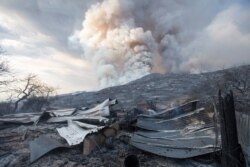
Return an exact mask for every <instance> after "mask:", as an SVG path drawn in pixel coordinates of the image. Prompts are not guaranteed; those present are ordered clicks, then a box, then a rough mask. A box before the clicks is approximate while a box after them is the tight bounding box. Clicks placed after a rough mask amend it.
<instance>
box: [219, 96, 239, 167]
mask: <svg viewBox="0 0 250 167" xmlns="http://www.w3.org/2000/svg"><path fill="white" fill-rule="evenodd" d="M219 115H220V127H221V140H222V152H221V153H222V155H221V164H222V167H238V166H243V164H242V162H241V161H240V155H241V149H240V145H239V143H238V135H237V127H236V118H235V108H234V98H233V92H232V91H230V93H229V94H227V95H226V96H225V97H222V95H221V91H219Z"/></svg>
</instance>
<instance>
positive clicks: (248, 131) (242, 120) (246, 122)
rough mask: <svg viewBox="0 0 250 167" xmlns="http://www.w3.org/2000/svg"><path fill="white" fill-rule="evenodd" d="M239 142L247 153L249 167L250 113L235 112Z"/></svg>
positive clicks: (249, 166)
mask: <svg viewBox="0 0 250 167" xmlns="http://www.w3.org/2000/svg"><path fill="white" fill-rule="evenodd" d="M235 114H236V122H237V132H238V139H239V143H240V145H241V147H242V150H243V152H244V155H245V159H246V164H247V167H250V128H249V127H250V115H249V114H247V113H240V112H235Z"/></svg>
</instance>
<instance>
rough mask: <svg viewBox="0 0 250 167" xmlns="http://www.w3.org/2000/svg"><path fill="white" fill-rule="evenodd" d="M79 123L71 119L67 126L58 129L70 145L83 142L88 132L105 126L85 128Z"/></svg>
mask: <svg viewBox="0 0 250 167" xmlns="http://www.w3.org/2000/svg"><path fill="white" fill-rule="evenodd" d="M78 124H79V123H75V122H72V121H69V122H68V126H67V127H62V128H57V129H56V130H57V131H58V133H59V135H60V136H61V137H63V138H64V139H65V140H66V141H67V142H68V144H69V145H70V146H72V145H77V144H80V143H81V142H83V140H84V138H85V137H86V136H87V135H88V134H90V133H94V132H97V131H98V130H99V129H102V128H103V127H95V128H88V129H83V128H82V127H81V126H79V125H78ZM85 127H86V124H85ZM87 127H90V126H87Z"/></svg>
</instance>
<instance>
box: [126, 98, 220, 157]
mask: <svg viewBox="0 0 250 167" xmlns="http://www.w3.org/2000/svg"><path fill="white" fill-rule="evenodd" d="M192 103H196V102H191V103H187V104H184V105H182V107H181V108H182V109H180V107H177V108H175V109H169V110H166V111H167V112H166V111H164V112H160V113H157V114H154V115H149V116H145V115H143V116H140V117H138V119H137V124H136V125H137V127H139V128H140V129H139V130H138V131H137V132H135V133H134V134H133V136H132V137H131V140H130V144H131V145H133V146H135V147H137V148H139V149H141V150H144V151H147V152H151V153H154V154H157V155H161V156H165V157H171V158H190V157H194V156H198V155H204V154H207V153H211V152H215V151H218V150H220V146H221V137H220V134H219V133H218V128H217V127H215V122H214V120H213V116H214V112H213V111H210V110H205V109H204V108H199V109H196V110H193V111H191V110H192V109H193V108H195V107H194V106H193V105H194V104H192ZM184 106H185V107H184ZM195 106H196V104H195ZM183 108H185V109H183ZM179 109H180V110H179ZM168 112H170V114H168Z"/></svg>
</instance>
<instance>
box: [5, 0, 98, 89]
mask: <svg viewBox="0 0 250 167" xmlns="http://www.w3.org/2000/svg"><path fill="white" fill-rule="evenodd" d="M87 2H88V1H84V0H73V1H72V0H24V1H23V0H1V1H0V45H1V46H2V47H3V48H4V49H5V50H6V51H7V58H8V60H9V62H10V65H11V70H12V72H14V73H15V74H16V75H25V74H27V73H34V74H38V76H39V77H40V78H41V79H42V80H44V81H45V82H46V83H48V84H50V85H53V86H56V87H59V88H60V90H59V92H71V91H77V90H92V89H95V88H96V86H97V84H96V77H95V76H94V73H93V70H94V69H92V68H91V65H90V64H89V63H86V62H85V61H84V60H83V59H82V58H81V53H79V52H77V51H75V50H73V49H71V47H70V46H69V44H68V37H69V36H70V35H71V34H72V33H73V32H74V30H75V29H76V27H80V25H81V22H82V20H83V18H84V13H85V10H86V8H88V7H89V5H88V3H87Z"/></svg>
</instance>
